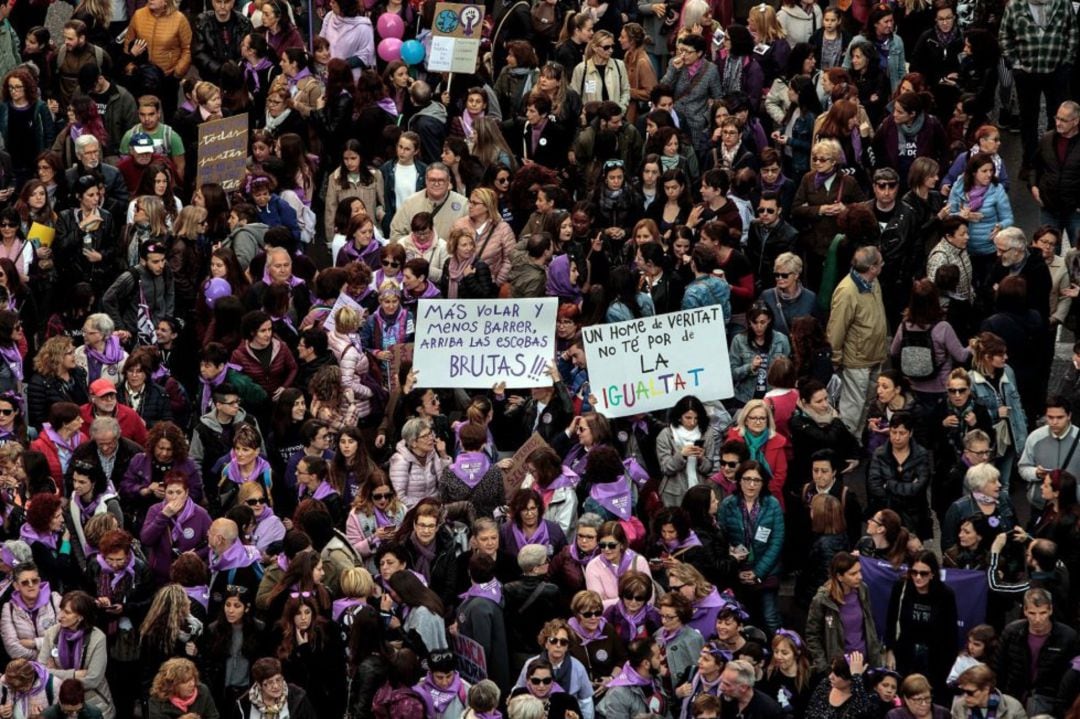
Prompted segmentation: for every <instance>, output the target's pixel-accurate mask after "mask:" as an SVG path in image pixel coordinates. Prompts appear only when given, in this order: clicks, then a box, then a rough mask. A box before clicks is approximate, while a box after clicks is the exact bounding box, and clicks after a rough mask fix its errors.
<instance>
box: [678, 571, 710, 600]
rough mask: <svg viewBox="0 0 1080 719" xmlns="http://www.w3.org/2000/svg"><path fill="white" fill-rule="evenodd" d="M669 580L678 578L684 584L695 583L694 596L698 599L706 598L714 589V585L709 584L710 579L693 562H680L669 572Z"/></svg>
mask: <svg viewBox="0 0 1080 719" xmlns="http://www.w3.org/2000/svg"><path fill="white" fill-rule="evenodd" d="M667 575H668V580H672V579H678V580H679V581H680V582H682V583H683V584H693V585H694V597H695V598H697V599H704V598H705V597H707V596H709V595H710V594H712V591H713V589H714V587H713V585H711V584H709V580H708V579H706V578H705V576H704V575H703V574H702V573H701V572H699V571H698V570H697V568H696V567H695V566H694V565H692V564H687V563H686V562H680V563H679V564H676V565H675V566H674V567H672V568H671V569H669V570H668V572H667Z"/></svg>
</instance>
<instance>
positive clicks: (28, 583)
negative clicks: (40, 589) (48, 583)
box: [19, 577, 41, 587]
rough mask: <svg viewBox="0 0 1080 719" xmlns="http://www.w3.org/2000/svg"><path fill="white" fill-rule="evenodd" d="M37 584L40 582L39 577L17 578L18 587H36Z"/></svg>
mask: <svg viewBox="0 0 1080 719" xmlns="http://www.w3.org/2000/svg"><path fill="white" fill-rule="evenodd" d="M39 584H41V577H32V578H30V579H20V580H19V586H20V587H36V586H37V585H39Z"/></svg>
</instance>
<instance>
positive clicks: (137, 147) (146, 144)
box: [131, 132, 154, 153]
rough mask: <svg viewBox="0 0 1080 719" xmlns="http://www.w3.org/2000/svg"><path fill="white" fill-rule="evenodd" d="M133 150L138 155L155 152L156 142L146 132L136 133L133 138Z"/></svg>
mask: <svg viewBox="0 0 1080 719" xmlns="http://www.w3.org/2000/svg"><path fill="white" fill-rule="evenodd" d="M131 149H132V150H133V151H134V152H138V153H144V152H153V151H154V141H153V140H152V139H150V136H149V135H147V134H146V133H145V132H136V133H135V134H134V135H132V136H131Z"/></svg>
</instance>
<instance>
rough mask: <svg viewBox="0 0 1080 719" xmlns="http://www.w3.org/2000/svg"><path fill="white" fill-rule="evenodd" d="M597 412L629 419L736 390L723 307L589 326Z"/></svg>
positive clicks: (588, 351) (588, 347) (585, 334)
mask: <svg viewBox="0 0 1080 719" xmlns="http://www.w3.org/2000/svg"><path fill="white" fill-rule="evenodd" d="M581 334H582V337H583V338H584V340H585V342H584V344H585V358H586V359H587V360H588V363H589V386H590V388H591V390H592V393H593V394H594V395H596V410H597V411H598V412H599V413H600V414H602V415H604V416H605V417H627V416H629V415H633V414H640V413H642V412H652V411H653V410H658V409H667V408H668V407H671V406H673V405H674V404H675V403H676V402H678V401H679V400H680V399H681V398H683V397H686V396H688V395H693V396H695V397H697V398H698V399H700V400H701V401H703V402H706V401H708V400H715V399H724V398H727V397H731V396H732V395H733V394H734V393H735V391H734V386H733V385H732V382H731V364H730V363H729V362H728V351H727V334H726V333H725V332H724V312H723V310H722V309H721V308H720V306H719V305H714V306H712V307H700V308H697V309H693V310H683V311H681V312H672V313H670V314H664V315H658V316H656V317H643V318H641V319H637V320H628V321H626V322H615V323H613V324H608V325H596V326H594V327H584V328H582V330H581Z"/></svg>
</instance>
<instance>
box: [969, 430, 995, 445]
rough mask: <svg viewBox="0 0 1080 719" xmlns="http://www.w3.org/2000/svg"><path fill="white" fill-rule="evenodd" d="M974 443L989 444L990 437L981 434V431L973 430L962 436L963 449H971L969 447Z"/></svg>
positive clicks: (983, 433) (984, 433)
mask: <svg viewBox="0 0 1080 719" xmlns="http://www.w3.org/2000/svg"><path fill="white" fill-rule="evenodd" d="M976 442H986V443H987V444H990V435H988V434H987V433H986V432H983V431H982V430H981V429H973V430H971V431H970V432H968V433H967V434H965V435H964V449H971V445H973V444H975V443H976Z"/></svg>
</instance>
